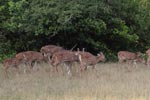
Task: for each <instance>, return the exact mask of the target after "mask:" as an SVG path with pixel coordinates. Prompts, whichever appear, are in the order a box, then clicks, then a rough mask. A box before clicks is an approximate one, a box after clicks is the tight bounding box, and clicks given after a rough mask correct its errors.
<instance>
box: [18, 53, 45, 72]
mask: <svg viewBox="0 0 150 100" xmlns="http://www.w3.org/2000/svg"><path fill="white" fill-rule="evenodd" d="M16 58H17V59H19V60H21V61H22V62H23V63H27V64H28V65H29V66H30V68H31V69H32V68H33V65H32V64H33V63H34V62H43V61H45V60H46V59H45V58H44V56H43V55H42V54H41V53H40V52H36V51H25V52H20V53H18V54H16Z"/></svg>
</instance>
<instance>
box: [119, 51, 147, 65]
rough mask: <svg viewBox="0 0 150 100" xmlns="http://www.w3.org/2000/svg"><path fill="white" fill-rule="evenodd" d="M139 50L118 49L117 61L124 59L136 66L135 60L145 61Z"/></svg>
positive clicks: (120, 61)
mask: <svg viewBox="0 0 150 100" xmlns="http://www.w3.org/2000/svg"><path fill="white" fill-rule="evenodd" d="M141 56H142V54H141V53H140V52H136V53H134V52H129V51H119V52H118V62H119V63H122V62H124V61H126V62H127V63H128V64H130V63H133V64H134V65H135V67H137V62H140V63H145V60H144V58H142V57H141Z"/></svg>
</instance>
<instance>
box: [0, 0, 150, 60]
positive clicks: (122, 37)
mask: <svg viewBox="0 0 150 100" xmlns="http://www.w3.org/2000/svg"><path fill="white" fill-rule="evenodd" d="M149 9H150V1H148V0H0V59H2V58H4V57H6V56H7V55H11V54H14V53H16V52H20V51H24V50H39V49H40V48H41V46H43V45H47V44H56V45H60V46H63V47H64V48H66V49H70V48H72V47H73V46H74V45H76V48H77V47H79V48H83V47H84V48H85V49H86V50H87V51H90V52H92V53H93V54H96V53H98V52H99V51H103V52H104V53H105V54H106V55H107V58H109V60H112V59H114V58H116V56H115V55H116V53H117V52H118V51H119V50H128V51H142V52H144V51H145V50H146V49H148V48H150V39H149V38H150V11H149Z"/></svg>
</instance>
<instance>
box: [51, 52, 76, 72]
mask: <svg viewBox="0 0 150 100" xmlns="http://www.w3.org/2000/svg"><path fill="white" fill-rule="evenodd" d="M76 53H77V52H73V51H70V50H62V51H59V52H56V53H54V54H53V55H52V62H51V64H52V66H53V68H55V71H57V72H58V66H59V65H60V64H61V63H65V64H66V65H67V71H68V74H71V70H70V68H71V66H72V63H73V62H79V57H78V56H77V55H76Z"/></svg>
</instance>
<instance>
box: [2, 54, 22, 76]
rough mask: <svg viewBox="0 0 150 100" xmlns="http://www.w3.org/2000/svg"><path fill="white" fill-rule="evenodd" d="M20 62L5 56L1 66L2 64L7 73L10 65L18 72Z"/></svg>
mask: <svg viewBox="0 0 150 100" xmlns="http://www.w3.org/2000/svg"><path fill="white" fill-rule="evenodd" d="M20 64H21V62H20V60H19V59H17V58H15V57H12V58H7V59H5V60H4V61H3V66H4V71H5V73H6V74H7V73H8V69H9V68H10V67H14V68H16V69H17V72H18V73H19V65H20Z"/></svg>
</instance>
